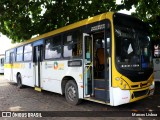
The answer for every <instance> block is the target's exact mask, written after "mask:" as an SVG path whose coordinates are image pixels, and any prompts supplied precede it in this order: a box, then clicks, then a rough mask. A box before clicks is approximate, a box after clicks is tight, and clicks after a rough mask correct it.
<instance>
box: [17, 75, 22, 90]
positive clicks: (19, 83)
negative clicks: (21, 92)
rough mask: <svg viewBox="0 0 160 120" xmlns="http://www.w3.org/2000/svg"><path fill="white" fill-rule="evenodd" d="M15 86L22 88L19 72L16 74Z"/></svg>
mask: <svg viewBox="0 0 160 120" xmlns="http://www.w3.org/2000/svg"><path fill="white" fill-rule="evenodd" d="M17 87H18V88H19V89H21V88H23V85H22V79H21V74H18V76H17Z"/></svg>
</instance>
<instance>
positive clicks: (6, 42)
mask: <svg viewBox="0 0 160 120" xmlns="http://www.w3.org/2000/svg"><path fill="white" fill-rule="evenodd" d="M10 47H11V40H10V39H9V38H7V37H6V36H5V35H2V34H1V33H0V54H4V51H5V50H7V49H9V48H10Z"/></svg>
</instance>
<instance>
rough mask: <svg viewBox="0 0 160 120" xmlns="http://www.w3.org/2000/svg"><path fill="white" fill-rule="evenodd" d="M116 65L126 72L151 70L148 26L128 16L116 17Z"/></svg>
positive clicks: (117, 15) (118, 15) (119, 15)
mask: <svg viewBox="0 0 160 120" xmlns="http://www.w3.org/2000/svg"><path fill="white" fill-rule="evenodd" d="M114 25H115V26H114V28H115V44H116V45H115V46H116V64H117V65H118V67H120V68H121V69H125V70H137V71H139V70H143V69H147V68H151V67H152V66H151V65H152V64H151V63H152V59H151V46H150V43H151V41H150V37H149V35H148V32H147V28H146V25H145V24H144V23H143V22H141V21H140V20H138V19H135V18H133V17H129V16H126V15H121V14H116V15H115V16H114Z"/></svg>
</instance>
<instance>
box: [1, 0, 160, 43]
mask: <svg viewBox="0 0 160 120" xmlns="http://www.w3.org/2000/svg"><path fill="white" fill-rule="evenodd" d="M122 3H123V4H121V5H116V0H0V32H1V33H2V34H4V35H6V36H8V37H9V38H10V39H12V42H13V43H14V42H22V41H24V40H27V39H30V38H31V37H32V36H33V35H37V34H43V33H46V32H49V31H51V30H54V29H57V28H60V27H63V26H65V25H68V24H71V23H74V22H76V21H79V20H82V19H85V18H88V17H90V16H94V15H97V14H100V13H103V12H107V11H118V10H122V9H127V10H130V9H131V7H132V6H133V5H134V6H135V7H136V12H135V13H134V14H133V15H135V16H137V17H138V18H140V19H142V20H143V21H145V22H147V23H149V24H150V30H151V33H152V36H154V37H155V36H156V37H157V36H159V29H160V28H159V27H160V25H159V24H160V20H159V19H160V17H159V16H160V9H159V8H160V5H159V0H146V1H144V0H122Z"/></svg>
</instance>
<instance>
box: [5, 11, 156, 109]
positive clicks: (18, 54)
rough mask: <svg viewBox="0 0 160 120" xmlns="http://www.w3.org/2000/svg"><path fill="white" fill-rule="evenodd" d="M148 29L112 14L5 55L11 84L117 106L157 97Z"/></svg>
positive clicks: (70, 99)
mask: <svg viewBox="0 0 160 120" xmlns="http://www.w3.org/2000/svg"><path fill="white" fill-rule="evenodd" d="M150 42H151V41H150V37H149V35H148V31H147V27H146V25H145V24H144V23H143V22H142V21H140V20H139V19H136V18H134V17H132V16H129V15H125V14H121V13H113V12H107V13H103V14H100V15H97V16H94V17H90V18H88V19H85V20H82V21H79V22H76V23H74V24H71V25H68V26H65V27H62V28H59V29H57V30H54V31H51V32H48V33H46V34H43V35H40V36H38V37H35V38H32V39H30V40H27V41H26V42H23V43H21V44H19V45H16V46H15V47H13V48H11V49H9V50H7V51H6V52H5V70H4V76H5V79H7V80H9V81H10V82H14V83H17V86H18V88H22V87H23V85H26V86H31V87H34V88H35V90H38V91H41V90H46V91H51V92H55V93H59V94H62V95H65V98H66V100H67V102H69V103H71V104H73V105H76V104H78V103H80V102H81V100H82V99H85V100H90V101H94V102H98V103H103V104H107V105H111V106H118V105H121V104H126V103H130V102H133V101H137V100H140V99H143V98H145V97H148V96H150V95H153V93H154V80H153V67H152V66H153V65H152V53H151V47H150Z"/></svg>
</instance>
